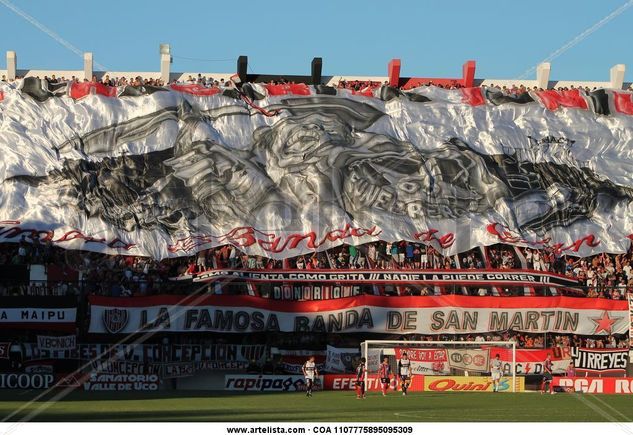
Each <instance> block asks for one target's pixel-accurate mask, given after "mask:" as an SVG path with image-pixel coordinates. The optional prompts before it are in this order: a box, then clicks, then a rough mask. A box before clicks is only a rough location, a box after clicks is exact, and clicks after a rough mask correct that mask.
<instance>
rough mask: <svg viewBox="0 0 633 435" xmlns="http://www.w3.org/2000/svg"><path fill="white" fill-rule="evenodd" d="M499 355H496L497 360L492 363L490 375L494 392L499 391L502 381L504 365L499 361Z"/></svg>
mask: <svg viewBox="0 0 633 435" xmlns="http://www.w3.org/2000/svg"><path fill="white" fill-rule="evenodd" d="M499 358H500V357H499V354H497V355H495V359H493V360H492V361H491V362H490V375H491V376H492V392H493V393H496V392H497V391H499V381H500V380H501V371H502V370H501V366H502V365H503V363H502V362H501V359H499Z"/></svg>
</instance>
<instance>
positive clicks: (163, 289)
mask: <svg viewBox="0 0 633 435" xmlns="http://www.w3.org/2000/svg"><path fill="white" fill-rule="evenodd" d="M632 262H633V250H629V251H628V252H627V253H625V254H606V253H603V254H598V255H594V256H591V257H587V258H579V257H573V256H565V255H561V254H560V253H556V252H554V251H552V250H539V249H532V248H523V247H514V246H510V245H502V244H498V245H493V246H488V247H477V248H474V249H471V250H469V251H467V252H463V253H460V254H458V255H452V256H444V255H442V254H441V253H440V251H438V250H437V249H434V248H433V247H431V246H427V245H425V244H423V243H415V242H407V241H400V242H394V243H391V242H384V241H378V242H371V243H365V244H362V245H359V246H354V245H340V246H338V247H335V248H331V249H328V250H325V251H321V252H317V253H313V254H309V255H300V256H297V257H293V258H287V259H284V260H275V259H271V258H266V257H263V256H259V255H248V254H246V253H244V252H242V251H240V250H239V249H238V248H236V247H235V246H232V245H224V246H221V247H217V248H213V249H207V250H202V251H200V252H198V253H197V254H195V255H193V256H190V257H178V258H171V259H164V260H162V261H156V260H154V259H151V258H149V257H138V256H123V255H118V256H116V255H104V254H100V253H95V252H87V251H77V250H65V249H61V248H58V247H56V246H54V245H53V244H52V243H51V241H50V240H44V241H40V239H39V238H38V237H29V238H28V239H27V237H26V236H22V238H21V240H20V241H19V243H4V244H0V267H2V266H6V265H13V266H20V265H46V267H47V269H48V281H49V282H48V283H47V284H46V285H48V286H53V285H56V284H55V281H59V282H62V281H64V282H66V285H65V286H62V287H60V286H59V285H56V286H55V291H60V292H64V291H67V292H70V293H72V294H76V293H77V292H79V289H81V291H82V292H83V293H85V294H102V295H112V296H138V295H150V294H157V293H169V292H175V293H178V292H179V291H185V290H183V288H182V283H183V282H186V281H187V280H188V278H192V277H194V276H196V275H198V274H200V273H202V272H205V271H209V270H215V269H246V270H268V269H278V270H279V269H290V270H319V269H323V270H325V269H329V270H332V269H341V270H354V269H371V270H402V271H406V270H412V269H434V270H464V271H467V270H477V269H493V270H512V269H527V270H534V271H546V272H552V273H557V274H561V275H565V276H568V277H572V278H575V279H577V280H578V282H579V284H578V289H579V290H578V291H579V292H582V294H584V295H585V296H587V297H594V298H606V299H624V298H626V295H627V294H628V293H633V264H632ZM68 283H75V286H73V285H70V286H69V284H68ZM179 283H180V284H179ZM34 285H35V287H34ZM38 285H39V287H37V286H38ZM42 285H43V284H38V283H33V282H29V283H15V282H11V280H10V279H6V278H4V279H3V278H2V277H0V295H2V294H30V293H33V294H42V293H44V294H46V292H47V291H48V292H51V289H50V288H43V287H42ZM179 285H180V287H179ZM25 286H26V287H25ZM435 293H436V291H434V289H433V288H432V287H419V286H403V287H402V291H401V292H400V293H399V294H403V295H414V296H415V295H420V296H424V295H432V294H435ZM469 294H476V295H480V296H486V295H489V294H490V291H489V289H485V288H482V289H479V290H478V291H475V292H474V293H469ZM508 294H510V293H509V291H508ZM519 294H522V293H519Z"/></svg>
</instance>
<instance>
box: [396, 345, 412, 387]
mask: <svg viewBox="0 0 633 435" xmlns="http://www.w3.org/2000/svg"><path fill="white" fill-rule="evenodd" d="M398 376H399V377H400V387H401V388H402V395H403V396H406V395H407V389H408V388H409V384H410V383H411V361H410V360H409V356H408V355H407V352H406V351H405V352H402V357H401V358H400V361H398Z"/></svg>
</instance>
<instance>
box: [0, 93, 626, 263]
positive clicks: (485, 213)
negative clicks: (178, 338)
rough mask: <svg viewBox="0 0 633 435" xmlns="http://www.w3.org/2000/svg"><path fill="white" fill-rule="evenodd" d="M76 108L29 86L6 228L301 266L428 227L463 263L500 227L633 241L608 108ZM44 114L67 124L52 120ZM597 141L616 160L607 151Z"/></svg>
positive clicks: (226, 101) (616, 245) (163, 101)
mask: <svg viewBox="0 0 633 435" xmlns="http://www.w3.org/2000/svg"><path fill="white" fill-rule="evenodd" d="M444 92H446V91H444ZM443 95H444V94H443ZM66 100H67V99H66V98H58V99H49V100H47V101H46V102H38V101H33V100H29V99H27V97H26V96H24V95H20V94H19V93H17V92H16V93H14V94H13V95H11V98H10V101H9V102H10V104H9V108H8V109H7V108H3V107H2V106H0V113H2V114H3V115H2V116H4V117H6V118H7V119H11V123H10V124H7V123H5V124H4V127H3V130H4V132H5V133H10V135H9V136H7V135H6V134H3V135H2V137H3V138H4V139H1V140H0V141H1V142H3V143H2V144H0V147H2V148H5V147H10V146H11V144H10V139H9V137H13V138H17V143H20V142H21V141H23V142H24V144H23V146H30V147H34V148H33V149H31V150H30V151H29V152H28V153H26V154H25V155H23V156H22V158H21V160H14V159H13V158H12V157H11V156H9V157H8V160H7V161H5V162H4V163H3V164H2V166H0V174H1V175H2V180H3V181H2V192H3V194H2V203H1V206H0V218H1V219H3V220H6V222H19V225H22V226H24V227H25V228H26V227H28V228H31V227H32V228H37V229H42V230H60V231H61V230H67V229H68V228H74V229H79V230H80V231H81V232H82V235H86V237H87V238H101V239H103V240H111V239H118V240H122V241H127V242H130V244H132V245H133V251H134V253H135V254H144V255H152V256H155V257H165V256H170V255H172V256H173V255H186V254H191V253H193V252H195V251H196V250H197V249H200V248H206V247H210V246H214V245H220V244H224V243H234V244H236V245H240V246H241V247H242V248H243V249H245V250H246V251H249V252H252V253H257V254H262V255H268V256H273V257H289V256H294V255H298V254H301V253H302V252H308V251H313V250H314V249H321V248H326V247H329V246H332V245H336V244H338V243H341V242H348V243H350V242H354V243H359V242H366V241H371V240H376V239H385V240H401V239H407V240H416V239H418V240H423V239H420V237H418V235H419V234H421V233H425V232H426V233H427V234H428V232H429V231H432V232H434V233H437V234H438V235H442V234H449V233H450V234H453V235H454V237H453V239H452V240H454V242H452V243H450V244H449V245H446V246H444V245H442V246H441V247H442V248H444V249H445V250H446V252H451V253H454V252H458V251H462V250H466V249H470V248H471V247H473V246H476V245H479V244H491V243H496V242H498V241H499V240H498V234H494V232H493V233H491V232H490V231H489V230H488V228H489V226H490V225H491V224H495V225H498V226H499V227H500V228H504V229H505V230H506V231H507V233H508V234H513V235H516V239H515V240H513V241H515V242H518V243H524V244H525V243H530V242H531V241H535V242H536V241H542V240H547V241H548V242H549V241H551V243H552V244H553V243H560V244H562V245H566V244H570V245H573V243H574V242H575V241H577V240H578V239H581V238H583V237H586V236H587V235H592V236H593V239H592V240H593V243H590V244H586V245H583V246H580V247H579V248H580V249H576V250H575V251H574V253H583V254H586V253H588V252H594V251H604V250H610V251H614V252H617V251H621V250H622V249H625V248H626V246H628V239H626V237H627V236H628V234H630V233H631V232H632V231H631V228H630V226H631V223H630V218H629V217H628V216H629V215H628V214H627V210H628V208H629V206H630V203H631V200H632V199H633V189H632V185H633V184H632V183H631V182H630V175H629V174H628V173H623V172H622V171H620V173H614V172H612V171H611V168H612V167H613V166H612V165H613V164H614V162H613V161H611V160H616V158H617V159H620V160H619V161H620V163H621V164H630V163H631V161H630V157H629V155H628V150H627V151H626V152H625V151H624V148H623V143H627V142H628V143H630V141H631V137H630V132H629V133H625V131H628V130H627V129H630V127H631V126H633V123H632V122H631V120H630V119H629V118H625V117H617V118H616V117H614V118H613V120H611V121H610V122H613V123H616V124H614V129H613V130H611V131H609V130H608V129H606V127H605V125H604V122H603V120H600V119H598V118H596V115H593V114H588V113H574V111H572V110H569V111H566V112H564V113H561V112H558V113H549V112H545V111H543V110H542V109H541V108H539V107H537V106H536V105H535V104H528V103H529V101H521V102H520V104H502V103H503V102H504V101H501V100H502V99H500V97H499V98H498V101H497V103H498V104H499V106H498V107H493V108H487V107H469V106H466V105H463V104H458V103H454V102H452V101H450V100H446V101H442V100H441V99H440V98H426V97H425V98H419V99H417V100H412V99H411V98H397V97H396V98H392V99H390V100H389V101H386V102H385V101H380V100H378V99H369V98H361V97H352V96H329V95H318V96H309V97H307V96H306V97H303V96H302V97H268V98H266V99H264V100H259V101H258V104H261V105H262V108H263V109H262V110H254V109H253V108H252V107H249V106H247V105H245V104H244V103H243V102H242V101H240V100H234V99H230V98H227V97H223V96H221V95H218V96H213V97H204V98H201V97H191V96H186V97H185V96H183V95H181V94H178V93H175V92H172V91H167V92H157V93H154V94H152V95H145V96H137V97H129V98H120V99H118V100H117V101H116V102H109V101H105V100H107V98H105V97H101V96H91V97H88V98H86V99H83V100H81V101H80V102H75V103H71V102H67V101H66ZM138 100H144V103H145V104H143V103H139V102H138ZM427 100H428V101H427ZM497 103H495V104H497ZM55 105H57V106H59V107H58V108H56V107H55ZM25 107H27V108H28V109H29V111H27V112H23V113H25V115H21V117H15V115H16V114H17V110H18V109H24V108H25ZM264 110H265V112H266V113H267V114H268V115H269V116H265V115H264V114H262V112H263V111H264ZM46 114H54V115H55V116H56V117H57V118H51V121H50V122H49V123H48V124H47V121H46V120H45V118H44V120H43V122H40V123H39V125H38V124H37V123H36V122H35V118H36V117H37V116H46ZM519 115H520V117H519ZM561 118H562V119H561ZM88 119H89V121H88V122H87V123H88V125H86V123H85V122H84V121H86V120H88ZM580 120H583V121H584V122H585V123H584V124H582V125H581V124H578V128H579V131H578V132H576V131H575V125H576V124H575V122H576V121H578V122H580ZM519 121H520V122H519ZM589 121H591V122H593V123H595V124H596V130H595V131H594V132H593V133H592V132H589V131H587V130H588V129H589V127H587V125H586V122H589ZM618 123H619V124H618ZM62 124H64V125H63V126H62ZM7 125H8V126H7ZM30 130H33V131H34V133H35V134H34V135H32V136H29V133H30ZM545 133H547V134H545ZM607 133H609V134H610V137H607V136H606V135H607ZM592 134H593V135H594V136H595V137H593V136H592ZM627 135H628V136H627ZM22 136H24V137H25V138H27V137H28V140H27V139H22ZM605 138H606V139H607V140H603V139H605ZM60 139H61V140H60ZM598 143H602V148H601V150H600V152H601V153H602V155H600V153H598V152H597V150H595V149H592V146H594V145H595V144H598ZM21 146H22V145H21ZM592 154H593V155H592ZM600 158H602V160H600ZM616 172H617V171H616ZM16 225H17V224H16ZM607 227H610V228H611V230H609V231H608V232H607V231H606V230H605V228H607ZM4 238H5V239H8V237H7V236H6V235H5V236H4ZM101 239H100V240H101ZM423 241H427V242H433V240H432V239H424V240H423ZM74 243H75V245H73V247H80V248H82V249H94V250H106V251H107V250H108V249H110V248H111V247H108V245H107V244H103V243H102V244H99V243H95V242H92V243H87V242H86V238H84V239H83V241H82V240H77V241H75V242H74ZM587 250H589V251H587Z"/></svg>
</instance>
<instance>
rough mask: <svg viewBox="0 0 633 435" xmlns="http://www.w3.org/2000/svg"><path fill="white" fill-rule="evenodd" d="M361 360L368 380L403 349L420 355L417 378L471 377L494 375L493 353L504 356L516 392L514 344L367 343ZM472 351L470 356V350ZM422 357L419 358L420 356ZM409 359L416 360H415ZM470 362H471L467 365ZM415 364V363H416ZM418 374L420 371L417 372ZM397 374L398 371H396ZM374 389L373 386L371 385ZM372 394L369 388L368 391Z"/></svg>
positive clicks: (362, 348) (506, 371) (386, 341)
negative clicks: (383, 361)
mask: <svg viewBox="0 0 633 435" xmlns="http://www.w3.org/2000/svg"><path fill="white" fill-rule="evenodd" d="M360 348H361V349H360V350H361V356H362V357H364V358H365V359H366V361H367V362H366V364H365V379H368V380H369V375H370V374H371V375H374V374H377V373H378V369H379V365H380V363H381V362H382V360H383V358H384V357H388V358H389V359H390V360H391V361H394V362H395V361H397V360H398V359H399V358H398V353H399V352H401V351H402V350H403V349H405V350H407V351H408V352H409V353H411V351H412V352H413V353H414V354H416V359H417V360H418V361H420V360H422V359H423V360H424V361H425V362H424V363H421V362H420V363H417V362H416V369H414V370H413V373H414V374H423V375H431V376H450V375H453V376H455V373H457V374H458V375H462V376H470V374H471V373H481V374H486V375H489V374H490V361H491V360H492V359H493V358H495V355H491V354H490V353H491V351H492V350H493V349H496V350H497V352H498V353H501V354H502V355H503V356H502V358H503V360H504V362H505V366H504V368H503V376H504V377H506V378H512V382H511V391H512V392H513V393H514V392H516V383H517V378H516V343H515V342H514V341H407V340H366V341H363V342H362V343H361V345H360ZM469 349H470V350H471V352H468V351H467V350H469ZM418 355H419V356H418ZM409 359H411V360H413V358H411V356H409ZM466 359H468V361H465V360H466ZM413 362H414V361H412V363H413ZM416 370H418V371H417V372H416ZM393 372H394V373H396V368H395V367H394V370H393ZM367 384H368V385H371V382H368V383H367ZM367 389H368V390H369V387H368V388H367Z"/></svg>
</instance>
